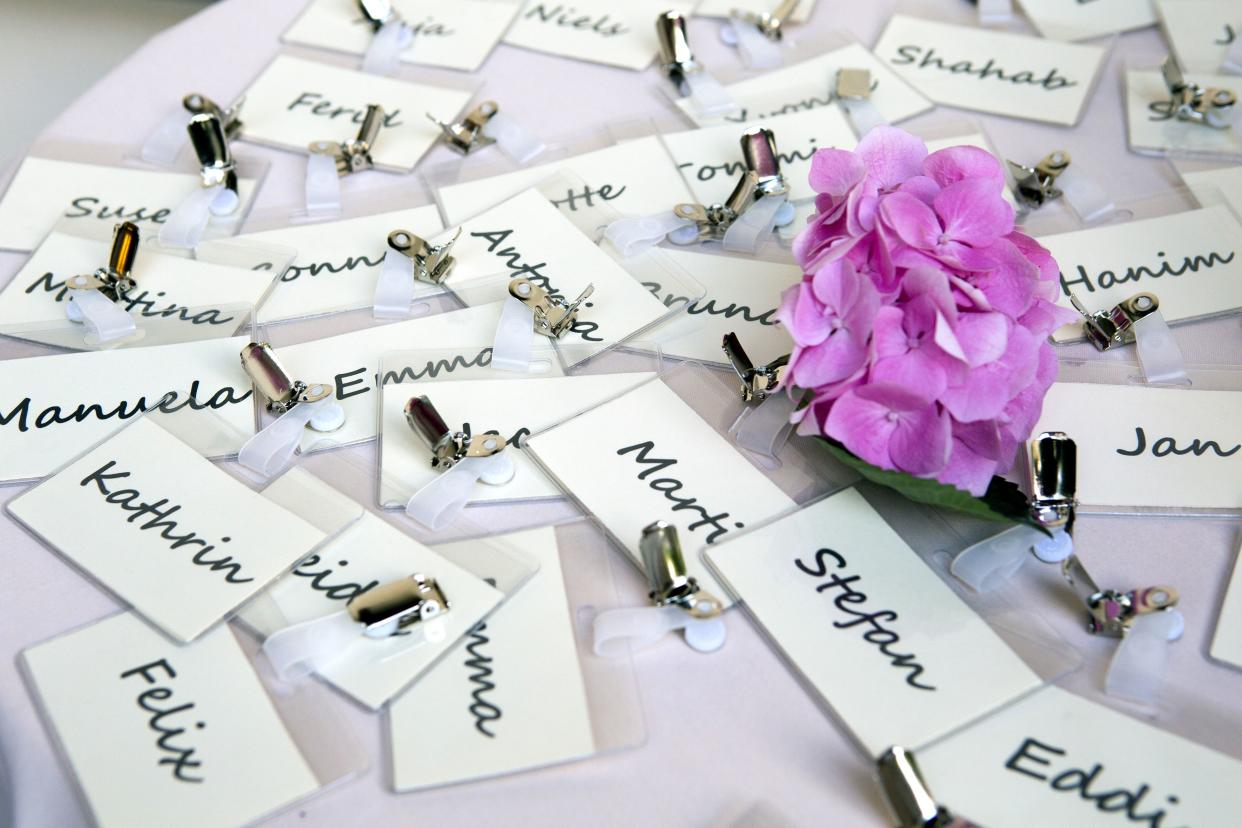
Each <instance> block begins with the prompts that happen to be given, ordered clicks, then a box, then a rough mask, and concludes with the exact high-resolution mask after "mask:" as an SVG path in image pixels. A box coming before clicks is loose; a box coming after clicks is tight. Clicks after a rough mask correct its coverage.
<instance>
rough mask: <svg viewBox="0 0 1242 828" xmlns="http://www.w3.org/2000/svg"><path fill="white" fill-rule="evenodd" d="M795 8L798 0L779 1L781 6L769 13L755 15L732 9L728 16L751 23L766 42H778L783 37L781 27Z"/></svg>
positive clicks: (750, 12)
mask: <svg viewBox="0 0 1242 828" xmlns="http://www.w3.org/2000/svg"><path fill="white" fill-rule="evenodd" d="M796 8H798V0H781V4H780V5H779V6H777V7H776V8H775V9H774V10H772V11H770V12H761V13H758V14H756V13H755V12H752V11H744V10H742V9H734V10H733V11H732V12H731V14H730V16H731V17H736V18H739V19H741V20H745V21H746V22H747V23H753V24H754V25H755V28H756V29H758V30H759V32H760V33H761V34H762V35H763V36H764V37H766V38H767V39H768V40H780V39H781V38H782V37H783V36H784V32H783V31H782V30H781V26H782V25H783V24H784V22H785V20H786V19H787V18H788V17H789V16H790V15H792V14H793V13H794V9H796Z"/></svg>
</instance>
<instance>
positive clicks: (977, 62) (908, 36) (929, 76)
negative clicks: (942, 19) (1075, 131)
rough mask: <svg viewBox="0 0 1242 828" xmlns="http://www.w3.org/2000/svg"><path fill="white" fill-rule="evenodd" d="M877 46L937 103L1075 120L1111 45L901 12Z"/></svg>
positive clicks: (1064, 121) (1059, 121)
mask: <svg viewBox="0 0 1242 828" xmlns="http://www.w3.org/2000/svg"><path fill="white" fill-rule="evenodd" d="M875 54H876V56H877V57H879V59H880V60H882V61H884V62H885V63H886V64H887V65H888V66H890V67H892V69H893V71H895V72H897V74H899V75H901V76H902V77H903V78H905V79H906V80H907V81H909V82H910V83H911V84H913V85H914V87H915V88H916V89H918V90H919V91H920V92H922V93H923V94H924V95H926V96H927V97H929V98H931V99H932V100H933V101H935V102H936V103H940V104H945V105H947V106H957V107H961V108H963V109H973V110H977V111H979V112H991V113H994V114H996V115H1008V116H1010V117H1014V118H1025V119H1028V120H1033V121H1046V122H1048V123H1053V124H1062V125H1065V126H1073V125H1074V124H1076V123H1078V119H1079V118H1080V117H1081V115H1082V110H1083V107H1084V105H1085V104H1086V101H1087V96H1088V95H1089V94H1090V93H1091V90H1092V87H1093V86H1094V83H1095V76H1096V73H1097V72H1098V71H1099V69H1100V65H1101V64H1102V63H1103V60H1104V55H1105V52H1104V49H1102V48H1100V47H1098V46H1082V45H1078V44H1074V43H1060V42H1057V41H1054V40H1045V39H1042V38H1034V37H1026V36H1024V35H1015V34H1007V33H1004V32H996V31H991V30H987V29H980V28H975V27H970V26H953V25H950V24H947V23H936V22H933V21H930V20H923V19H920V18H916V17H907V16H905V15H900V14H899V15H895V16H894V17H893V18H892V19H891V20H890V21H889V24H888V26H887V27H886V28H885V29H884V33H883V34H882V35H880V40H879V42H877V43H876V46H875Z"/></svg>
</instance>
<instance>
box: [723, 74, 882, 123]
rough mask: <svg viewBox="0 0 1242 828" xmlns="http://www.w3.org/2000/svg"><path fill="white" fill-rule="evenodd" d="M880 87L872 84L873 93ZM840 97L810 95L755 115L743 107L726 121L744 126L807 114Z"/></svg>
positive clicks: (835, 95) (833, 94) (834, 94)
mask: <svg viewBox="0 0 1242 828" xmlns="http://www.w3.org/2000/svg"><path fill="white" fill-rule="evenodd" d="M879 87H880V82H879V81H878V80H873V81H872V82H871V91H872V93H874V92H875V90H876V89H878V88H879ZM838 98H839V96H838V95H837V93H836V92H835V91H830V92H828V93H827V94H826V95H809V96H807V97H805V98H801V99H799V100H796V101H790V102H789V103H787V104H782V105H781V106H779V107H777V108H776V109H773V110H772V111H771V112H761V113H754V112H752V111H751V109H750V108H749V107H745V106H744V107H742V108H741V109H739V110H737V112H735V113H733V114H730V115H725V116H724V120H726V121H733V122H734V123H738V124H744V123H747V122H749V121H754V120H762V119H764V118H775V117H776V116H778V115H788V114H789V113H791V112H805V111H807V110H809V109H819V108H821V107H825V106H832V105H833V104H834V103H836V102H837V100H838Z"/></svg>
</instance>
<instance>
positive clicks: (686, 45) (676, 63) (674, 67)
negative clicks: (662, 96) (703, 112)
mask: <svg viewBox="0 0 1242 828" xmlns="http://www.w3.org/2000/svg"><path fill="white" fill-rule="evenodd" d="M655 25H656V39H657V40H658V41H659V44H660V69H661V70H663V72H664V74H665V76H666V77H668V79H669V80H670V81H671V82H672V84H673V86H675V87H677V91H678V92H679V93H680V94H681V95H682V96H683V97H684V96H687V95H689V94H690V89H689V78H690V76H692V75H694V74H696V73H699V72H702V71H703V65H702V64H700V63H698V62H697V61H695V59H694V52H692V51H691V50H690V39H689V37H687V35H686V19H685V18H684V17H682V15H681V13H680V12H676V11H666V12H664V13H663V14H661V15H660V16H659V17H657V18H656V24H655Z"/></svg>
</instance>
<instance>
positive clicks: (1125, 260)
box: [1039, 205, 1242, 342]
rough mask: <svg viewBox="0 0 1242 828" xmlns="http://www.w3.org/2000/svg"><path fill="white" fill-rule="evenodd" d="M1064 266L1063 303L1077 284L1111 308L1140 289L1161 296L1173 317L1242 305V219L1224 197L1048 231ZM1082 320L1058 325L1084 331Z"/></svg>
mask: <svg viewBox="0 0 1242 828" xmlns="http://www.w3.org/2000/svg"><path fill="white" fill-rule="evenodd" d="M1039 243H1040V244H1042V245H1044V246H1045V247H1047V248H1048V250H1050V251H1051V252H1052V255H1053V256H1054V257H1055V258H1056V260H1057V263H1058V264H1059V265H1060V266H1061V295H1060V297H1059V299H1058V301H1059V302H1060V304H1061V305H1063V306H1065V307H1067V308H1072V307H1073V306H1072V305H1071V304H1070V299H1069V295H1070V292H1071V291H1072V292H1073V294H1074V295H1075V296H1077V297H1078V299H1079V301H1081V302H1082V304H1083V306H1084V307H1086V308H1087V310H1088V311H1091V312H1094V311H1097V310H1110V309H1111V308H1113V307H1115V306H1116V305H1117V304H1118V303H1119V302H1121V301H1123V300H1125V299H1128V298H1130V297H1131V296H1133V295H1134V294H1136V293H1142V292H1149V293H1154V294H1156V296H1157V297H1159V299H1160V313H1161V314H1163V315H1164V318H1165V320H1166V321H1168V322H1185V321H1189V320H1192V319H1201V318H1204V317H1209V316H1215V315H1219V314H1222V313H1232V312H1235V311H1237V310H1239V309H1242V256H1240V255H1239V254H1242V224H1240V223H1239V222H1238V220H1237V218H1235V217H1234V215H1233V213H1232V212H1231V211H1230V210H1229V208H1228V207H1225V206H1223V205H1218V206H1215V207H1208V208H1205V209H1202V210H1191V211H1189V212H1185V213H1176V214H1174V215H1171V216H1162V217H1160V218H1152V219H1142V220H1139V221H1130V222H1125V223H1123V224H1114V225H1107V226H1103V227H1093V228H1088V229H1086V230H1075V231H1073V232H1070V233H1061V234H1057V235H1054V236H1043V237H1041V238H1040V239H1039ZM1083 336H1084V335H1083V328H1082V323H1081V322H1072V323H1070V324H1068V325H1065V326H1063V327H1061V328H1059V329H1058V330H1057V331H1055V332H1054V333H1053V339H1054V340H1056V341H1057V342H1071V341H1075V340H1079V339H1082V338H1083Z"/></svg>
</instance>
